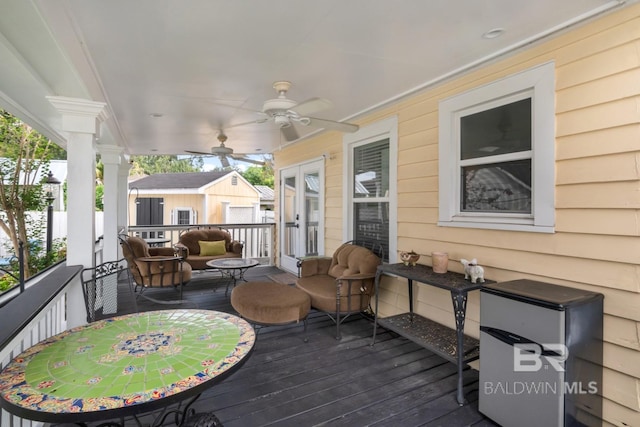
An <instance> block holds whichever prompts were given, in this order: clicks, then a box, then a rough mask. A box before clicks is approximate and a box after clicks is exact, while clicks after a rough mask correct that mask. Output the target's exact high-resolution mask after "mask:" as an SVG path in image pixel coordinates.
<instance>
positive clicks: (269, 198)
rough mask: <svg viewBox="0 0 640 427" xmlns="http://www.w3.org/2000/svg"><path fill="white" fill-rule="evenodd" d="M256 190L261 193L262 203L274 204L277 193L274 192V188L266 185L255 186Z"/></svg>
mask: <svg viewBox="0 0 640 427" xmlns="http://www.w3.org/2000/svg"><path fill="white" fill-rule="evenodd" d="M254 187H256V189H257V190H258V191H259V192H260V201H261V202H273V201H274V200H275V198H276V197H275V193H274V192H273V188H271V187H267V186H266V185H254Z"/></svg>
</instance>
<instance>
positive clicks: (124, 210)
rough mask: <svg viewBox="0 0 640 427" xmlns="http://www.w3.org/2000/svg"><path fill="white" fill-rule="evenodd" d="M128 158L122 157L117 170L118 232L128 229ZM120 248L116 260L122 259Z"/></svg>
mask: <svg viewBox="0 0 640 427" xmlns="http://www.w3.org/2000/svg"><path fill="white" fill-rule="evenodd" d="M130 170H131V163H129V156H127V155H123V156H122V161H121V162H120V168H118V231H119V230H125V231H126V230H127V229H128V228H129V171H130ZM122 256H123V255H122V248H121V247H120V245H118V259H120V258H122Z"/></svg>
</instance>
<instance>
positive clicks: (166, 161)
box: [130, 155, 203, 175]
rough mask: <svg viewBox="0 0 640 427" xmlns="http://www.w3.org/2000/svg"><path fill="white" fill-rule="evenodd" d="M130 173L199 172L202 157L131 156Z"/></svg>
mask: <svg viewBox="0 0 640 427" xmlns="http://www.w3.org/2000/svg"><path fill="white" fill-rule="evenodd" d="M131 161H132V163H133V166H132V168H131V171H130V174H131V175H142V174H144V175H153V174H156V173H173V172H200V171H202V166H203V160H202V157H185V158H183V159H179V158H178V156H168V155H161V156H132V157H131Z"/></svg>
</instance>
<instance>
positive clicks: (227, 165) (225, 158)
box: [218, 155, 229, 168]
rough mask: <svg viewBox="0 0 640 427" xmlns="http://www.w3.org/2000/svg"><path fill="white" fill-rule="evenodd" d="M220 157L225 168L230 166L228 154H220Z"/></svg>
mask: <svg viewBox="0 0 640 427" xmlns="http://www.w3.org/2000/svg"><path fill="white" fill-rule="evenodd" d="M218 158H220V163H221V164H222V167H223V168H228V167H229V159H227V156H225V155H221V156H218Z"/></svg>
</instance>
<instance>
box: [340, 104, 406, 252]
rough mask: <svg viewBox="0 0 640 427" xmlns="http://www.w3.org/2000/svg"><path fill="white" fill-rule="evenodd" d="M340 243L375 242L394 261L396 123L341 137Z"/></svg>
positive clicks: (387, 123) (366, 128) (395, 237)
mask: <svg viewBox="0 0 640 427" xmlns="http://www.w3.org/2000/svg"><path fill="white" fill-rule="evenodd" d="M344 143H345V162H346V164H345V170H346V173H345V177H346V178H347V179H348V181H345V183H344V187H345V189H346V191H345V203H344V205H343V206H344V208H345V210H346V212H345V215H344V218H345V223H344V230H345V237H344V240H356V241H362V242H375V243H379V244H380V245H381V246H382V248H383V250H384V258H385V259H384V260H385V261H389V260H390V258H391V259H395V252H396V249H395V246H396V244H395V242H396V239H397V232H396V228H397V227H396V205H397V202H396V197H395V194H396V168H395V165H396V163H397V148H396V147H397V120H396V118H395V117H394V118H392V119H387V120H383V121H382V122H380V123H376V124H374V125H371V126H367V127H365V128H362V129H360V130H359V131H358V132H357V133H355V134H350V135H345V137H344Z"/></svg>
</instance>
